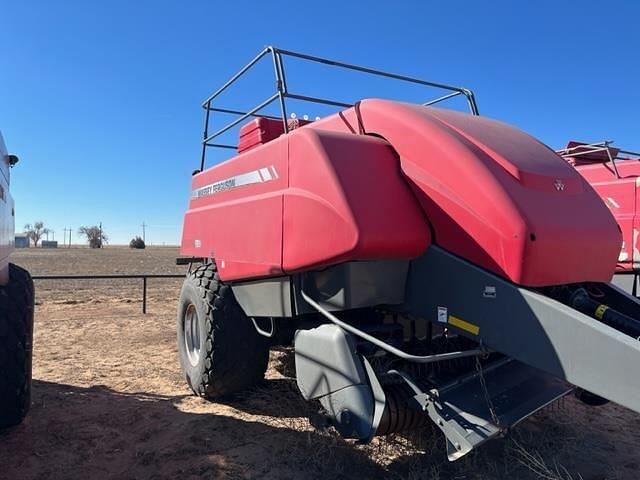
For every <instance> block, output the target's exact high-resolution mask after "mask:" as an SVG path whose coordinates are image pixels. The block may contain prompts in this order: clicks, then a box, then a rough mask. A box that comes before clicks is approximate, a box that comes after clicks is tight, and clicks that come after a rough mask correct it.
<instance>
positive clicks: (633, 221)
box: [575, 152, 640, 271]
mask: <svg viewBox="0 0 640 480" xmlns="http://www.w3.org/2000/svg"><path fill="white" fill-rule="evenodd" d="M605 155H606V153H605ZM614 155H615V152H614ZM578 159H580V160H581V162H580V163H581V164H579V163H578V162H576V165H575V167H576V170H578V172H580V174H581V175H582V176H583V177H584V178H585V179H586V180H587V181H588V182H589V183H590V184H591V186H592V187H593V188H594V189H595V190H596V192H598V194H599V195H600V197H601V198H602V200H603V201H604V203H605V204H606V205H607V207H609V209H610V210H611V213H613V215H614V217H615V219H616V221H617V222H618V225H619V226H620V230H621V231H622V248H621V250H620V253H619V256H618V266H617V270H618V271H632V270H638V269H640V238H639V237H640V217H639V216H638V200H639V199H638V195H640V189H639V188H638V185H639V182H640V159H638V160H636V159H633V160H621V161H616V167H617V170H618V173H619V174H620V178H618V177H616V174H615V171H614V170H613V168H612V166H611V163H610V162H607V161H606V160H607V157H605V158H602V159H601V161H599V162H597V163H594V162H589V161H588V160H585V159H584V157H578V158H577V159H576V160H578Z"/></svg>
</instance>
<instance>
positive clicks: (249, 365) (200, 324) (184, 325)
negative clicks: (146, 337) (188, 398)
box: [177, 263, 269, 399]
mask: <svg viewBox="0 0 640 480" xmlns="http://www.w3.org/2000/svg"><path fill="white" fill-rule="evenodd" d="M177 327H178V353H179V356H180V364H181V367H182V372H183V374H184V377H185V379H186V381H187V383H188V384H189V386H190V387H191V389H192V390H193V391H194V393H196V394H197V395H199V396H202V397H206V398H209V399H214V398H217V397H222V396H225V395H230V394H233V393H236V392H238V391H240V390H244V389H246V388H249V387H251V386H253V385H255V384H257V383H259V382H260V381H261V380H262V379H263V378H264V373H265V371H266V369H267V363H268V361H269V341H268V339H267V338H265V337H263V336H261V335H260V334H258V332H257V331H256V329H255V327H254V326H253V323H252V322H251V319H249V318H248V317H247V316H246V315H245V314H244V312H243V310H242V308H241V307H240V305H238V302H237V301H236V299H235V297H234V295H233V291H232V290H231V287H229V285H225V284H224V283H222V282H221V281H220V277H219V276H218V272H217V270H216V267H215V264H214V263H209V264H206V265H202V266H200V267H198V268H196V269H194V270H193V271H192V272H190V273H189V274H188V275H187V277H186V279H185V281H184V284H183V286H182V290H181V292H180V300H179V302H178V316H177Z"/></svg>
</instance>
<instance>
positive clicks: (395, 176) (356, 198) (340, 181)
mask: <svg viewBox="0 0 640 480" xmlns="http://www.w3.org/2000/svg"><path fill="white" fill-rule="evenodd" d="M359 114H360V118H361V122H362V123H361V125H358V122H357V120H356V117H357V115H356V112H355V110H354V109H353V108H351V109H348V110H345V111H344V112H340V113H339V114H336V115H332V116H330V117H327V118H325V119H323V120H320V121H316V122H314V123H312V124H311V125H308V126H305V127H303V128H300V129H297V130H294V131H293V132H291V133H289V134H288V135H284V136H281V137H279V138H278V139H277V140H273V141H271V142H269V143H267V144H265V145H261V146H259V147H255V148H253V149H251V150H249V151H246V152H244V153H242V154H240V155H239V156H238V157H236V158H235V159H233V160H231V161H228V162H225V163H223V164H221V165H218V166H215V167H213V168H210V169H208V170H206V171H205V172H203V173H200V174H198V175H196V176H195V177H194V178H193V188H194V191H195V192H196V195H199V194H200V193H202V196H201V198H192V200H191V204H190V209H189V212H188V213H187V215H186V218H185V225H184V233H183V248H182V253H183V254H185V255H193V256H198V257H215V258H216V262H217V264H218V267H219V270H220V275H221V277H222V278H223V279H224V280H234V279H250V278H255V277H260V276H269V275H277V274H281V273H283V272H285V273H288V272H292V271H297V270H304V269H308V268H312V267H318V266H322V265H329V264H333V263H339V262H343V261H351V260H363V259H376V258H380V259H390V258H412V257H415V256H418V255H420V254H421V253H422V252H423V251H424V249H425V248H427V246H428V245H429V243H430V241H431V240H432V239H431V238H430V233H429V232H430V228H432V231H433V232H435V238H434V239H433V240H434V241H435V242H436V243H437V244H439V245H440V246H442V247H444V248H445V249H447V250H449V251H451V252H453V253H455V254H457V255H460V256H461V257H463V258H466V259H468V260H470V261H471V262H474V263H476V264H478V265H480V266H482V267H484V268H486V269H489V270H491V271H493V272H495V273H497V274H499V275H501V276H503V277H506V278H508V279H510V280H511V281H513V282H515V283H518V284H522V285H527V286H543V285H556V284H564V283H573V282H580V281H587V280H590V281H608V280H609V279H610V278H611V275H612V273H613V271H614V268H615V263H616V257H617V255H618V251H619V245H620V235H619V232H618V229H617V226H616V224H615V221H614V219H613V217H612V216H611V214H610V213H609V211H608V210H607V208H606V207H605V206H604V205H603V204H602V202H601V201H600V199H599V198H598V196H597V195H596V194H595V192H594V191H593V189H592V188H591V187H590V186H589V185H588V184H587V182H585V181H584V180H583V179H582V178H581V177H580V175H578V174H577V172H576V171H575V170H574V169H573V168H572V167H571V166H570V165H568V164H567V163H566V162H565V161H564V160H562V159H561V158H560V157H559V156H557V155H556V154H555V153H554V152H552V151H551V150H549V149H548V148H547V147H545V146H544V145H542V144H541V143H540V142H538V141H537V140H535V139H533V138H532V137H530V136H528V135H526V134H524V133H522V132H520V131H518V130H516V129H514V128H512V127H509V126H507V125H504V124H502V123H499V122H495V121H493V120H489V119H486V118H481V117H474V116H470V115H465V114H461V113H456V112H451V111H444V110H438V109H434V108H428V107H422V106H418V105H410V104H402V103H397V102H391V101H384V100H364V101H362V102H361V103H360V106H359ZM361 129H364V131H365V132H366V133H368V134H372V135H360V134H359V133H358V132H359V131H360V130H361ZM373 135H376V136H379V137H383V138H384V139H385V140H386V141H384V140H381V139H379V138H373ZM387 142H388V143H387ZM390 146H391V147H392V148H393V150H391V148H390ZM398 157H399V158H398ZM271 166H274V167H275V168H276V170H277V178H273V177H275V176H276V175H275V172H272V171H271V170H269V169H270V168H271ZM260 169H266V170H268V172H270V173H268V174H267V173H265V175H267V176H268V177H269V180H268V181H262V180H264V178H263V177H264V176H265V175H262V174H261V175H259V176H258V177H257V178H259V179H261V181H256V182H254V183H251V184H246V183H242V181H237V179H235V177H236V176H238V178H240V179H243V178H245V177H243V176H242V175H245V176H246V174H247V172H254V171H260ZM253 178H256V177H255V175H254V177H253ZM199 189H200V190H199ZM199 192H200V193H199ZM411 192H413V194H412V193H411ZM585 239H588V241H586V240H585Z"/></svg>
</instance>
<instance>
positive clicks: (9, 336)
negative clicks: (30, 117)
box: [0, 134, 33, 429]
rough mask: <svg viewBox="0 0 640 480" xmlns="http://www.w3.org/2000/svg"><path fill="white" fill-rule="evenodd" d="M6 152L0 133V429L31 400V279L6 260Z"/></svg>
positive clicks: (11, 160)
mask: <svg viewBox="0 0 640 480" xmlns="http://www.w3.org/2000/svg"><path fill="white" fill-rule="evenodd" d="M17 162H18V157H16V156H15V155H9V154H8V153H7V149H6V147H5V144H4V141H3V139H2V134H0V429H1V428H6V427H11V426H13V425H17V424H18V423H20V422H21V421H22V419H23V418H24V416H25V415H26V413H27V411H28V410H29V405H30V403H31V342H32V338H33V282H32V280H31V276H30V275H29V272H27V271H26V270H24V269H22V268H20V267H18V266H17V265H14V264H12V263H9V254H10V253H11V251H12V250H13V245H14V240H15V237H14V215H15V211H14V206H13V198H12V197H11V194H10V193H9V181H10V170H11V167H13V166H14V165H15V164H16V163H17Z"/></svg>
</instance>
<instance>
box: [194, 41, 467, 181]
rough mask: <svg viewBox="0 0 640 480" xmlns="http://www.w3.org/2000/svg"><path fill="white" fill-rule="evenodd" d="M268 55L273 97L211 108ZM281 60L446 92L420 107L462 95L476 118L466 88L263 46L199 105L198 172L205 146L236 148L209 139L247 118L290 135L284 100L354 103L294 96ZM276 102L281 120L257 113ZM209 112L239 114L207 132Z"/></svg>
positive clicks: (337, 105)
mask: <svg viewBox="0 0 640 480" xmlns="http://www.w3.org/2000/svg"><path fill="white" fill-rule="evenodd" d="M267 55H270V56H271V59H272V61H273V70H274V74H275V79H276V91H275V93H274V94H273V95H271V96H270V97H269V98H267V99H266V100H264V101H262V102H261V103H259V104H258V105H256V106H255V107H253V108H252V109H250V110H246V111H242V110H237V109H231V108H223V107H218V106H213V100H215V99H216V98H217V97H218V96H219V95H220V94H221V93H222V92H224V91H225V90H227V88H229V87H230V86H231V85H233V84H234V83H235V82H236V81H237V80H238V79H239V78H240V77H242V76H243V75H244V74H245V73H246V72H247V71H249V70H250V69H251V68H252V67H253V66H254V65H255V64H257V63H258V62H259V61H260V60H261V59H262V58H263V57H265V56H267ZM283 57H292V58H297V59H299V60H305V61H308V62H313V63H319V64H322V65H328V66H332V67H338V68H343V69H346V70H352V71H356V72H361V73H366V74H369V75H375V76H378V77H385V78H391V79H394V80H400V81H403V82H408V83H413V84H417V85H423V86H425V87H432V88H437V89H440V90H445V91H448V92H449V93H447V94H446V95H443V96H441V97H438V98H436V99H434V100H430V101H428V102H425V103H423V105H425V106H427V105H433V104H436V103H439V102H442V101H445V100H448V99H450V98H453V97H456V96H459V95H463V96H464V97H465V98H466V100H467V104H468V106H469V110H470V112H471V113H472V114H473V115H479V113H478V105H477V104H476V100H475V97H474V95H473V92H472V91H471V90H469V89H468V88H463V87H457V86H454V85H447V84H445V83H439V82H431V81H427V80H421V79H419V78H414V77H409V76H406V75H398V74H396V73H390V72H385V71H382V70H376V69H373V68H368V67H361V66H359V65H353V64H350V63H344V62H337V61H335V60H329V59H327V58H322V57H317V56H313V55H307V54H304V53H299V52H293V51H291V50H283V49H281V48H276V47H273V46H268V47H265V48H264V49H263V50H262V51H261V52H260V53H258V55H256V56H255V57H254V58H253V60H251V61H250V62H249V63H247V64H246V65H245V66H244V67H242V68H241V69H240V70H239V71H238V72H237V73H236V74H235V75H233V76H232V77H231V78H230V79H229V80H227V81H226V82H225V83H224V84H223V85H222V86H221V87H220V88H218V89H217V90H216V91H215V92H213V93H212V94H211V95H209V96H208V97H207V98H206V99H205V100H204V102H202V108H204V109H205V118H204V131H203V136H202V157H201V159H200V171H202V170H204V167H205V159H206V152H207V147H216V148H227V149H236V146H235V145H229V144H223V143H211V142H212V140H214V139H215V138H217V137H219V136H220V135H222V134H223V133H225V132H227V131H229V130H230V129H231V128H233V127H235V126H236V125H238V124H239V123H241V122H242V121H243V120H245V119H247V118H249V117H262V116H264V117H268V118H272V119H276V120H282V126H283V129H284V133H288V132H289V125H288V123H287V109H286V102H285V101H286V99H287V98H290V99H293V100H301V101H305V102H312V103H319V104H323V105H330V106H334V107H342V108H348V107H352V106H353V104H351V103H345V102H339V101H335V100H330V99H327V98H319V97H313V96H309V95H300V94H296V93H291V92H290V91H289V89H288V87H287V80H286V76H285V69H284V62H283V60H282V59H283ZM276 100H277V101H278V103H279V104H280V117H274V116H270V115H261V114H259V112H260V111H261V110H263V109H264V108H266V107H268V106H269V105H271V104H272V103H273V102H275V101H276ZM211 112H218V113H226V114H233V115H239V116H238V118H236V119H235V120H233V121H231V122H229V123H228V124H226V125H224V126H223V127H222V128H220V129H218V130H216V131H215V132H214V133H209V125H210V121H211Z"/></svg>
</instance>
